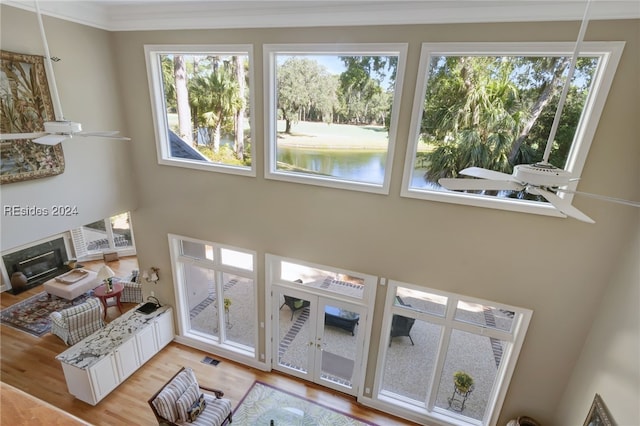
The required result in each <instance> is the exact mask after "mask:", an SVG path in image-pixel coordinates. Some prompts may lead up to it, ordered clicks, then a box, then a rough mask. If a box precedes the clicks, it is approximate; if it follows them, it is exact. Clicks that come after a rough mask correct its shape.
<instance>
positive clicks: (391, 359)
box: [381, 315, 442, 407]
mask: <svg viewBox="0 0 640 426" xmlns="http://www.w3.org/2000/svg"><path fill="white" fill-rule="evenodd" d="M441 335H442V327H441V326H439V325H435V324H431V323H428V322H426V321H421V320H418V319H415V318H407V317H404V316H402V315H393V319H392V325H391V334H390V336H389V339H390V340H389V346H388V349H387V353H386V356H385V362H384V370H383V371H382V389H381V391H382V393H383V394H393V395H396V396H398V397H401V398H402V399H403V401H404V400H406V401H409V402H410V403H411V404H414V405H417V406H421V407H424V406H425V401H426V400H427V391H428V389H429V384H430V383H431V380H432V379H431V377H432V375H433V367H434V365H435V364H436V357H437V355H438V346H439V344H440V338H441Z"/></svg>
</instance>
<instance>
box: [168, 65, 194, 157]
mask: <svg viewBox="0 0 640 426" xmlns="http://www.w3.org/2000/svg"><path fill="white" fill-rule="evenodd" d="M173 73H174V74H173V75H174V78H175V80H174V81H175V93H176V105H177V110H178V135H179V136H180V137H181V138H182V139H183V140H184V141H185V142H187V143H189V144H190V145H193V127H192V125H191V109H190V107H189V92H188V90H187V70H186V66H185V62H184V57H183V56H182V55H175V57H174V58H173Z"/></svg>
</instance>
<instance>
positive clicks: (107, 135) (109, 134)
mask: <svg viewBox="0 0 640 426" xmlns="http://www.w3.org/2000/svg"><path fill="white" fill-rule="evenodd" d="M118 133H120V132H118V131H117V130H112V131H103V132H78V133H74V136H75V135H77V136H93V137H97V138H107V139H115V140H121V141H130V140H131V138H128V137H126V136H118Z"/></svg>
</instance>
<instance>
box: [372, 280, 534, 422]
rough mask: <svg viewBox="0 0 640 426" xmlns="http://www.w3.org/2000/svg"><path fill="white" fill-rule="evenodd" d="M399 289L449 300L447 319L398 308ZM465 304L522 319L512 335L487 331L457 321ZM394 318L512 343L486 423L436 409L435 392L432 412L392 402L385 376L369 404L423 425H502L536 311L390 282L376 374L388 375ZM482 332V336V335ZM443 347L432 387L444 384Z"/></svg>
mask: <svg viewBox="0 0 640 426" xmlns="http://www.w3.org/2000/svg"><path fill="white" fill-rule="evenodd" d="M398 287H403V288H409V289H413V290H416V291H422V292H428V293H432V294H435V295H440V296H445V297H447V309H446V311H445V316H444V317H443V316H440V315H437V314H433V313H427V312H422V311H416V310H412V309H407V308H403V307H401V306H397V305H395V303H394V298H395V296H396V291H397V288H398ZM459 300H463V301H465V302H472V303H478V304H480V305H484V306H492V307H495V308H499V309H505V310H509V311H512V312H514V313H516V315H518V318H515V317H514V323H513V325H512V327H511V330H510V331H503V330H499V329H489V328H486V327H483V326H482V325H478V324H472V323H466V322H462V321H457V320H455V319H454V316H455V309H456V307H457V304H458V301H459ZM393 314H400V315H404V316H407V317H413V318H416V319H420V320H423V321H428V322H430V323H434V324H439V325H442V326H443V333H444V332H445V328H447V329H450V330H463V331H470V332H475V334H483V335H485V336H487V337H496V338H498V339H502V340H506V341H509V342H510V343H511V345H510V346H509V348H508V349H507V350H505V351H504V353H503V355H502V356H503V358H502V359H503V362H502V364H501V367H500V368H499V369H498V371H497V373H496V379H495V383H496V386H495V387H494V389H493V391H492V393H491V395H490V398H489V401H488V402H487V409H486V413H485V417H484V419H483V420H482V422H480V421H477V420H474V419H472V421H469V418H468V417H465V416H460V415H456V413H452V412H449V411H445V410H441V409H438V408H437V407H435V399H436V397H437V395H436V394H435V392H431V394H430V397H429V398H430V399H429V401H428V406H433V410H432V411H428V410H427V409H426V408H421V407H419V406H417V405H414V404H410V403H408V402H403V401H402V398H398V399H395V398H391V397H389V396H386V395H384V394H382V395H381V388H382V384H383V383H382V382H383V379H384V376H383V375H382V374H376V376H375V380H374V384H373V389H374V391H373V394H372V397H371V399H370V400H368V401H367V402H368V404H369V405H370V406H372V407H374V408H377V409H381V410H384V411H387V412H389V413H393V414H396V415H398V416H401V417H405V418H411V419H419V420H420V421H426V420H428V421H429V422H436V423H437V424H456V425H481V424H482V425H489V424H496V423H497V421H498V416H499V414H500V410H501V408H502V404H503V403H504V399H505V396H506V393H507V389H508V388H509V383H510V381H511V377H512V376H513V372H514V370H515V367H516V362H517V360H518V356H519V354H520V350H521V349H522V345H523V343H524V339H525V335H526V333H527V329H528V328H529V323H530V321H531V317H532V315H533V311H531V310H530V309H526V308H519V307H515V306H510V305H505V304H501V303H497V302H492V301H488V300H483V299H478V298H475V297H467V296H463V295H459V294H455V293H449V292H445V291H440V290H435V289H431V288H426V287H422V286H418V285H415V284H409V283H404V282H400V281H395V280H389V281H388V285H387V294H386V299H385V310H384V317H383V320H382V328H381V330H382V331H381V334H380V336H381V342H380V347H379V351H378V361H377V365H376V371H377V372H381V371H384V366H385V362H386V351H387V349H388V347H389V339H390V330H391V321H392V318H393ZM478 330H480V333H478ZM440 344H441V347H440V348H439V355H438V359H437V364H436V365H435V366H434V371H433V374H432V380H433V382H432V385H433V386H434V388H435V387H437V386H438V384H439V383H440V374H441V371H442V368H443V365H444V362H445V359H446V347H444V346H443V341H442V340H441V343H440Z"/></svg>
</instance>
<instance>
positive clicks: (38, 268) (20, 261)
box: [2, 238, 68, 294]
mask: <svg viewBox="0 0 640 426" xmlns="http://www.w3.org/2000/svg"><path fill="white" fill-rule="evenodd" d="M67 260H68V257H67V249H66V247H65V245H64V239H63V238H58V239H55V240H51V241H47V242H44V243H41V244H37V245H34V246H31V247H28V248H26V249H23V250H19V251H16V252H13V253H10V254H6V255H4V256H2V261H3V262H4V265H5V268H6V269H7V273H8V275H9V277H11V275H12V274H13V273H14V272H22V273H23V274H24V275H25V276H26V277H27V285H26V286H24V287H21V288H20V289H19V291H18V289H12V293H13V294H16V293H17V292H20V291H24V290H28V289H30V288H32V287H35V286H37V285H40V284H42V283H44V282H45V281H48V280H50V279H51V278H54V277H56V276H58V275H60V274H62V273H64V272H66V271H67V267H66V266H65V265H64V263H65V262H66V261H67Z"/></svg>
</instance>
